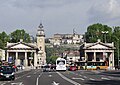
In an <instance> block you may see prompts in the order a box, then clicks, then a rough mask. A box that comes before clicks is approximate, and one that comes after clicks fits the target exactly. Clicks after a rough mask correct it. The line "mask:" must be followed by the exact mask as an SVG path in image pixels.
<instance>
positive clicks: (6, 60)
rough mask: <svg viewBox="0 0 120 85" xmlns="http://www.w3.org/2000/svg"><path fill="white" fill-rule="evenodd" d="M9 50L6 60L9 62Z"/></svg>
mask: <svg viewBox="0 0 120 85" xmlns="http://www.w3.org/2000/svg"><path fill="white" fill-rule="evenodd" d="M8 57H9V52H8V51H7V57H6V61H7V62H8Z"/></svg>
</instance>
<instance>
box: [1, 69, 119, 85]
mask: <svg viewBox="0 0 120 85" xmlns="http://www.w3.org/2000/svg"><path fill="white" fill-rule="evenodd" d="M119 84H120V71H93V70H89V71H86V70H79V71H65V72H42V70H41V69H32V70H28V71H24V72H20V73H17V74H16V78H15V80H14V81H8V80H7V81H0V85H119Z"/></svg>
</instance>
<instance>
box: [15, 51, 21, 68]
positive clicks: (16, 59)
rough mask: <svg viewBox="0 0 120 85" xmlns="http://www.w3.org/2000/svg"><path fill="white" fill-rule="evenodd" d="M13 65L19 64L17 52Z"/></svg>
mask: <svg viewBox="0 0 120 85" xmlns="http://www.w3.org/2000/svg"><path fill="white" fill-rule="evenodd" d="M15 65H16V66H18V65H20V59H18V52H16V58H15Z"/></svg>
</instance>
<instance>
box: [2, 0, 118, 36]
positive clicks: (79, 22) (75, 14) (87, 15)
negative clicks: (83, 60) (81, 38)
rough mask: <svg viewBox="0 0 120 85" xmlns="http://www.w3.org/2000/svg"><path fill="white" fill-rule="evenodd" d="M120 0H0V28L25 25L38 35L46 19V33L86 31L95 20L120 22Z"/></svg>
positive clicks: (28, 31)
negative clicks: (39, 28)
mask: <svg viewBox="0 0 120 85" xmlns="http://www.w3.org/2000/svg"><path fill="white" fill-rule="evenodd" d="M119 9H120V0H0V32H2V31H5V32H6V33H8V34H9V33H10V32H13V31H15V30H16V29H24V30H25V31H26V32H27V33H29V34H31V35H36V32H37V27H38V26H39V24H40V22H42V24H43V26H44V29H45V34H46V37H52V36H53V34H55V33H68V34H70V33H72V31H73V29H75V31H76V32H77V33H79V34H84V32H86V30H87V27H88V26H89V25H91V24H94V23H102V24H106V25H109V26H111V27H112V26H120V10H119Z"/></svg>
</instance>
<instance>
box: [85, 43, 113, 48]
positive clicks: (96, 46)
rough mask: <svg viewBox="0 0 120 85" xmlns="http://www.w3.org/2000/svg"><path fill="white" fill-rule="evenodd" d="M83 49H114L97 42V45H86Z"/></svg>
mask: <svg viewBox="0 0 120 85" xmlns="http://www.w3.org/2000/svg"><path fill="white" fill-rule="evenodd" d="M84 49H115V47H114V46H112V45H108V44H104V43H101V42H97V43H93V44H88V45H86V46H85V47H84Z"/></svg>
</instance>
